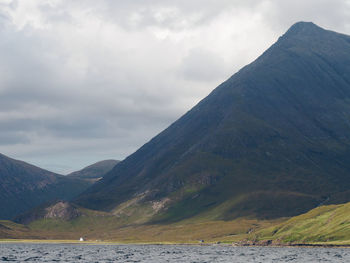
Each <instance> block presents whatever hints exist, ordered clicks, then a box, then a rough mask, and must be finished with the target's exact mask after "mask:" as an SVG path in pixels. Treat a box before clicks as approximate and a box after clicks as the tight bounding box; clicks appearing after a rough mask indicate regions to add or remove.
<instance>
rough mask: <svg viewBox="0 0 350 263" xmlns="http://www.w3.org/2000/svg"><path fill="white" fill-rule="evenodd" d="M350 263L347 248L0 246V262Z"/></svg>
mask: <svg viewBox="0 0 350 263" xmlns="http://www.w3.org/2000/svg"><path fill="white" fill-rule="evenodd" d="M4 261H12V262H152V263H156V262H230V263H231V262H244V263H246V262H254V263H256V262H263V263H267V262H308V263H310V262H350V249H348V248H305V247H303V248H301V247H298V248H288V247H283V248H273V247H230V246H168V245H87V244H85V245H84V244H74V245H67V244H15V243H12V244H9V243H2V244H0V262H4Z"/></svg>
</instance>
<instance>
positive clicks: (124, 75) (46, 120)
mask: <svg viewBox="0 0 350 263" xmlns="http://www.w3.org/2000/svg"><path fill="white" fill-rule="evenodd" d="M349 6H350V5H349V1H348V0H345V1H344V0H309V1H301V0H293V1H290V0H286V1H279V0H278V1H277V0H263V1H258V0H248V1H247V0H246V1H241V0H240V1H238V0H235V1H232V0H219V1H218V0H216V1H214V0H193V1H185V0H178V1H165V0H142V1H121V0H116V1H112V0H101V1H93V0H76V1H69V0H25V1H18V0H17V1H15V0H13V1H11V0H8V1H4V0H2V1H0V56H1V58H2V59H1V61H0V127H1V128H0V149H1V150H0V152H2V153H4V154H8V155H10V156H13V157H16V158H20V159H24V160H27V161H30V162H33V163H35V164H37V165H40V166H43V167H46V168H49V169H54V170H56V171H59V172H60V171H63V170H64V171H68V170H73V169H79V168H81V166H83V165H87V164H89V163H92V162H94V161H98V160H100V159H104V158H116V159H123V158H124V157H126V156H127V155H128V154H130V153H132V152H133V151H135V150H136V149H137V148H138V147H139V146H141V145H142V144H144V143H145V142H147V140H149V139H151V138H152V137H153V136H154V135H156V134H157V133H158V132H160V131H161V130H162V129H164V128H166V127H167V126H168V125H169V124H170V123H172V122H173V121H174V120H176V119H177V118H178V117H180V116H181V115H182V114H183V113H185V112H186V111H187V110H189V109H190V108H191V107H192V106H193V105H195V104H196V103H197V102H198V101H199V100H200V99H202V98H203V97H204V96H205V95H207V94H208V93H209V92H210V91H211V90H212V89H213V88H215V86H217V85H218V84H220V83H221V82H222V81H224V80H225V79H226V78H228V77H229V76H230V75H232V74H233V73H234V72H236V71H237V70H238V69H239V68H241V67H242V66H244V65H246V64H247V63H249V62H251V61H252V60H254V59H255V58H256V57H257V56H258V55H260V54H261V53H262V52H263V51H264V50H265V49H266V48H268V47H269V46H270V45H271V44H272V43H273V42H274V41H275V40H276V39H277V37H278V36H279V35H281V34H282V33H283V32H284V31H286V30H287V29H288V27H289V26H290V25H291V24H293V23H294V22H297V21H299V20H312V21H314V22H316V23H319V24H320V25H321V26H325V27H327V28H330V29H333V30H338V31H342V32H344V33H350V24H349V21H350V20H349V17H350V13H349V10H350V9H349Z"/></svg>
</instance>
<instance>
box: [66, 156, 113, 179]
mask: <svg viewBox="0 0 350 263" xmlns="http://www.w3.org/2000/svg"><path fill="white" fill-rule="evenodd" d="M117 163H119V161H116V160H104V161H100V162H97V163H94V164H92V165H89V166H87V167H85V168H83V169H81V170H80V171H76V172H73V173H70V174H68V175H67V176H69V177H75V178H81V179H100V178H101V177H103V176H104V175H105V174H106V173H107V172H109V171H110V170H112V169H113V167H114V166H116V165H117Z"/></svg>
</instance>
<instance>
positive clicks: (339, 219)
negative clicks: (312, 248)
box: [249, 203, 350, 245]
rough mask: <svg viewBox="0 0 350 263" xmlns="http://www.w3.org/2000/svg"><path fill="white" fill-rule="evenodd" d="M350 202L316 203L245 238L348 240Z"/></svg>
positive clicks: (319, 241) (281, 241)
mask: <svg viewBox="0 0 350 263" xmlns="http://www.w3.org/2000/svg"><path fill="white" fill-rule="evenodd" d="M349 209H350V203H346V204H339V205H327V206H321V207H317V208H315V209H313V210H311V211H309V212H307V213H305V214H302V215H299V216H296V217H292V218H291V219H289V220H288V221H286V222H283V223H281V224H278V225H276V226H273V227H269V228H266V229H263V230H259V231H257V233H254V234H252V235H251V237H250V238H249V239H250V240H255V242H257V243H258V244H259V242H260V243H266V240H270V241H269V243H272V244H293V243H294V244H295V243H296V244H327V243H328V244H334V245H342V244H343V245H345V244H349V241H350V214H349Z"/></svg>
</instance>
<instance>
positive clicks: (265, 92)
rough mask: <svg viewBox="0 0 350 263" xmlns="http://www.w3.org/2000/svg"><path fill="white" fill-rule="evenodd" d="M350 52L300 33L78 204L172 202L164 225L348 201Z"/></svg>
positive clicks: (342, 42) (300, 29)
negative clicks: (203, 217) (211, 216)
mask: <svg viewBox="0 0 350 263" xmlns="http://www.w3.org/2000/svg"><path fill="white" fill-rule="evenodd" d="M348 54H350V37H349V36H346V35H343V34H339V33H335V32H332V31H328V30H324V29H322V28H320V27H318V26H316V25H314V24H312V23H305V22H302V23H297V24H295V25H293V26H292V27H291V28H290V29H289V30H288V31H287V33H286V34H284V35H283V36H282V37H280V38H279V40H278V41H277V42H276V43H275V44H274V45H272V46H271V48H269V49H268V50H267V51H265V52H264V53H263V54H262V55H261V56H260V57H259V58H258V59H257V60H255V61H254V62H252V63H251V64H249V65H247V66H245V67H244V68H243V69H241V70H240V71H239V72H237V73H236V74H234V75H233V76H232V77H230V78H229V79H228V80H227V81H225V82H223V83H222V84H221V85H219V86H218V87H217V88H216V89H215V90H214V91H213V92H211V93H210V94H209V95H208V96H207V97H206V98H204V99H203V100H202V101H201V102H199V103H198V104H197V105H196V106H195V107H193V108H192V109H191V110H190V111H189V112H187V113H186V114H185V115H183V116H182V117H181V118H180V119H179V120H177V121H175V122H174V123H173V124H172V125H170V126H169V127H168V128H167V129H165V130H164V131H163V132H161V133H160V134H159V135H157V136H155V137H154V138H153V139H152V140H151V141H149V142H148V143H146V144H145V145H144V146H142V147H141V148H140V149H139V150H138V151H136V152H135V153H134V154H132V155H130V156H129V157H128V158H126V159H125V160H124V161H122V162H121V163H120V164H118V166H116V167H115V168H114V169H113V170H112V171H111V172H109V173H108V174H107V175H106V176H105V177H104V178H103V179H102V180H101V181H100V182H98V183H97V184H96V185H94V186H93V187H91V188H90V189H88V190H87V191H86V192H84V193H83V194H82V195H81V196H80V197H78V198H77V199H76V202H77V203H78V204H79V205H82V206H86V207H88V208H91V209H99V210H105V211H113V210H115V209H118V207H119V208H120V207H121V206H123V204H124V205H125V204H126V203H128V202H129V201H130V200H138V201H137V202H136V203H137V205H133V206H134V207H135V209H136V207H137V206H139V207H144V206H149V205H150V204H151V202H164V201H165V200H166V199H170V201H167V205H165V207H164V210H163V211H160V213H163V214H161V215H160V214H159V211H157V212H156V213H155V217H154V218H153V219H154V220H156V221H159V222H162V221H164V220H165V221H167V220H170V221H171V220H180V219H184V218H190V217H193V216H198V215H200V214H201V213H207V211H208V210H212V211H215V210H218V211H219V210H220V213H218V215H217V217H219V218H220V219H225V220H229V219H232V218H236V217H240V216H252V217H258V218H278V217H284V216H293V215H297V214H300V213H303V212H306V211H308V210H309V209H311V208H313V207H315V206H317V205H318V204H319V203H321V202H323V201H324V200H326V199H329V201H328V202H330V203H332V202H335V203H337V202H345V201H348V200H349V193H348V190H347V189H348V186H350V179H349V178H348V176H347V174H348V172H349V171H350V165H349V163H350V151H349V147H348V146H349V144H350V137H349V134H350V133H349V131H350V130H349V124H348V123H347V120H348V119H349V117H350V116H349V115H350V104H349V101H350V100H349V98H350V88H349V83H350V77H349V76H350V58H349V55H348ZM341 192H342V193H343V194H339V193H341ZM139 200H142V201H139ZM272 204H273V205H272ZM157 214H158V215H157Z"/></svg>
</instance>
